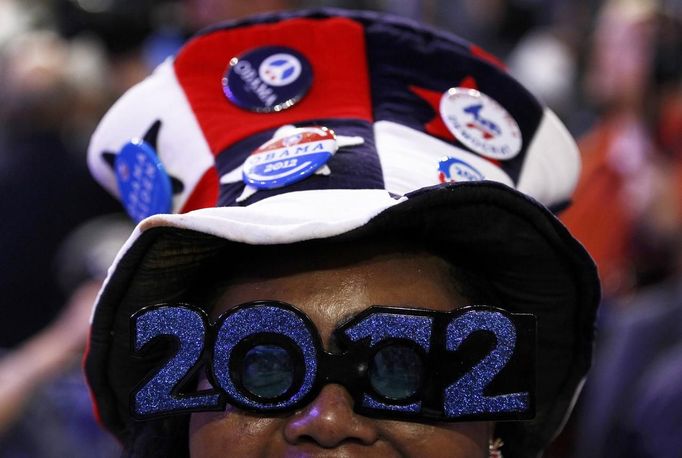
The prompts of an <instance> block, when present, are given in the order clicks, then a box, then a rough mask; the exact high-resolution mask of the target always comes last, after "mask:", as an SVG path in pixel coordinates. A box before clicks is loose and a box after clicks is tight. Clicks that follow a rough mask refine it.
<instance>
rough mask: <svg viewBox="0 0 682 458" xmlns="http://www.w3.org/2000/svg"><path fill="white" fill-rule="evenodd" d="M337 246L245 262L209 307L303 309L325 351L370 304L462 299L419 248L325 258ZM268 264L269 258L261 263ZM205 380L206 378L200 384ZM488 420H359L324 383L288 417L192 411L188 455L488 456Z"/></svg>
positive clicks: (438, 263) (343, 394)
mask: <svg viewBox="0 0 682 458" xmlns="http://www.w3.org/2000/svg"><path fill="white" fill-rule="evenodd" d="M345 256H347V254H346V253H343V252H341V250H332V251H325V252H317V253H315V254H313V255H306V256H303V255H301V256H299V257H296V259H293V260H292V259H291V258H293V257H292V256H286V258H288V259H289V261H285V262H279V263H278V266H277V267H276V268H264V266H267V265H268V264H271V263H272V261H273V259H272V257H270V258H269V259H267V260H266V259H262V260H260V261H263V262H259V260H258V259H253V260H251V262H250V266H246V267H245V269H244V271H243V272H242V274H241V275H240V276H239V277H238V278H235V279H234V280H232V281H231V282H230V283H229V285H228V286H227V288H226V289H225V290H224V292H223V293H222V295H221V296H220V298H219V299H218V301H217V304H216V306H215V307H214V308H213V311H212V315H213V318H215V317H217V316H218V315H220V314H221V313H223V312H224V311H226V310H228V309H230V308H232V307H234V306H236V305H238V304H241V303H244V302H249V301H254V300H259V299H274V300H280V301H283V302H288V303H290V304H293V305H295V306H296V307H297V308H299V309H300V310H302V311H303V312H304V313H305V314H307V315H308V316H309V317H310V319H311V320H312V321H313V323H314V324H315V326H316V327H317V329H318V330H319V333H320V336H321V338H322V342H324V343H325V346H326V347H327V350H329V343H330V336H331V334H332V331H333V330H334V329H335V328H336V327H337V326H338V325H339V323H340V322H342V321H344V320H346V319H347V318H348V317H350V316H353V315H355V314H357V313H359V312H360V311H362V310H364V309H366V308H368V307H369V306H371V305H388V306H410V307H418V308H425V309H432V310H438V311H447V310H452V309H453V308H455V307H458V306H462V305H466V304H465V300H464V298H462V297H461V296H460V295H459V294H458V293H457V291H456V290H455V289H454V287H453V283H452V277H451V276H450V275H449V270H448V266H447V264H446V263H445V261H443V260H442V259H440V258H438V257H435V256H432V255H429V254H426V253H405V252H403V253H400V252H398V251H396V252H392V253H389V254H375V255H372V256H371V257H369V258H366V259H364V260H360V261H357V260H354V261H353V262H350V263H338V262H331V263H330V262H328V261H329V259H337V260H338V259H339V258H343V257H345ZM266 261H267V262H266ZM201 384H202V385H204V387H207V382H206V381H205V380H204V381H203V382H201ZM491 433H492V424H490V423H487V422H468V423H467V422H464V423H447V424H446V423H428V424H427V423H415V422H404V421H394V420H380V419H375V418H369V417H364V416H362V415H358V414H356V413H355V412H354V411H353V400H352V398H351V396H350V394H349V393H348V392H347V391H346V389H345V388H344V387H342V386H341V385H335V384H330V385H326V386H325V387H324V388H323V389H322V390H321V391H320V393H319V395H318V396H317V397H316V398H315V399H314V400H313V401H312V402H311V403H310V404H308V405H307V406H306V407H305V408H303V409H301V410H299V411H296V412H294V413H292V414H289V415H286V416H281V415H280V416H263V415H254V414H252V413H248V412H244V411H241V410H238V409H236V408H232V407H228V408H227V409H226V410H225V411H224V412H219V413H215V412H202V413H195V414H192V417H191V422H190V438H189V443H190V453H191V456H192V457H195V458H199V457H201V458H207V457H222V456H239V457H256V456H263V457H265V456H267V457H272V456H286V457H294V456H296V457H298V456H311V457H313V456H315V457H354V456H358V457H359V456H363V457H365V456H377V457H378V456H380V457H391V456H396V457H397V456H407V457H412V456H429V457H439V456H447V457H487V456H488V440H489V438H490V436H491Z"/></svg>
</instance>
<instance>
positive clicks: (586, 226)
mask: <svg viewBox="0 0 682 458" xmlns="http://www.w3.org/2000/svg"><path fill="white" fill-rule="evenodd" d="M596 25H597V26H596V29H595V32H594V35H593V37H592V48H591V49H592V51H591V53H590V57H589V60H588V64H589V65H588V67H587V70H586V75H585V91H586V94H588V95H589V101H590V102H591V103H592V104H594V106H595V107H596V110H597V113H598V114H599V118H598V121H597V123H596V124H595V126H594V127H593V128H592V130H591V131H590V132H589V133H588V134H587V135H586V136H585V137H584V138H583V140H582V141H581V143H580V146H581V149H582V153H583V157H584V160H585V168H584V171H583V174H582V178H581V182H580V184H579V186H578V189H577V191H576V195H575V198H574V204H573V206H572V207H571V208H569V209H568V211H567V212H565V213H564V214H563V215H562V220H563V221H564V222H565V223H566V224H567V226H569V228H571V229H572V231H573V232H574V233H575V234H576V236H577V237H578V238H579V239H580V240H581V241H582V242H583V243H584V244H585V245H586V246H587V247H588V249H589V250H590V252H591V253H593V254H594V256H595V258H596V261H597V264H598V267H599V269H600V275H601V277H602V279H603V282H604V287H605V290H604V292H605V304H604V305H605V307H602V309H601V317H600V328H601V332H600V334H599V339H598V345H597V354H596V359H595V366H594V369H593V373H592V376H591V378H590V380H588V383H587V386H586V393H585V396H584V397H583V399H582V402H581V404H579V409H578V412H579V414H580V415H579V424H578V426H577V430H576V434H577V438H578V444H577V446H576V450H575V456H576V457H581V458H583V457H584V458H598V457H603V456H628V457H636V458H640V457H642V458H644V457H656V456H665V455H667V454H670V453H672V454H673V455H675V454H676V453H678V452H679V450H682V443H681V442H680V441H679V438H680V437H682V430H681V429H680V427H682V415H681V414H680V412H682V389H681V388H680V387H679V383H677V382H676V380H679V379H678V378H677V375H676V374H679V373H680V372H682V365H681V364H682V361H681V360H680V358H679V354H680V353H679V352H680V350H681V348H682V347H680V343H681V342H682V338H681V336H682V328H681V327H680V325H679V323H680V322H682V320H681V319H682V290H680V288H679V284H680V282H681V280H682V276H681V275H680V272H681V268H680V267H681V266H682V263H681V262H680V261H681V260H682V257H680V253H681V251H680V247H682V211H681V210H682V188H681V187H680V183H681V182H682V180H681V178H682V173H681V170H682V59H680V56H682V20H681V17H680V9H679V6H677V7H676V6H675V2H666V1H636V2H635V1H623V0H612V1H609V2H606V3H605V4H604V6H603V8H602V10H601V12H600V15H599V16H598V19H597V22H596Z"/></svg>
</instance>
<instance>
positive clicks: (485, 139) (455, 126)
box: [440, 87, 522, 161]
mask: <svg viewBox="0 0 682 458" xmlns="http://www.w3.org/2000/svg"><path fill="white" fill-rule="evenodd" d="M440 115H441V118H442V119H443V122H444V123H445V125H446V126H447V128H448V130H449V131H450V132H451V133H452V135H454V136H455V138H457V140H459V141H460V142H462V144H464V145H465V146H467V147H468V148H470V149H471V150H472V151H474V152H476V153H478V154H480V155H481V156H484V157H488V158H490V159H498V160H502V161H504V160H508V159H512V158H513V157H515V156H516V155H517V154H519V152H520V151H521V143H522V139H521V130H520V129H519V125H518V124H517V123H516V120H514V118H512V116H511V115H510V114H509V113H508V112H507V110H505V109H504V107H502V106H501V105H500V104H499V103H497V102H496V101H495V100H493V99H492V98H490V97H488V96H487V95H485V94H483V93H482V92H479V91H477V90H475V89H468V88H462V87H457V88H452V89H449V90H448V91H447V92H445V93H444V94H443V96H442V97H441V99H440Z"/></svg>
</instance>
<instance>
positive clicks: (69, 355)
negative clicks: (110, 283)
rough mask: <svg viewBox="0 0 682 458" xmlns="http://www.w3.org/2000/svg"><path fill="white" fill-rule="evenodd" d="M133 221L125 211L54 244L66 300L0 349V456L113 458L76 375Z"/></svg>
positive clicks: (114, 452) (112, 448)
mask: <svg viewBox="0 0 682 458" xmlns="http://www.w3.org/2000/svg"><path fill="white" fill-rule="evenodd" d="M131 229H132V225H131V223H130V221H129V220H128V219H127V218H126V217H125V216H123V215H120V214H115V215H106V216H102V217H98V218H95V219H92V220H90V221H88V222H87V223H84V224H83V225H81V226H79V227H78V228H77V229H76V230H74V231H73V232H72V233H71V234H69V236H68V237H67V238H66V240H64V242H63V243H62V244H61V245H60V247H59V250H58V252H57V255H56V258H55V264H56V265H55V269H54V271H55V272H56V276H57V278H56V281H57V283H58V284H59V286H60V287H61V288H62V289H63V291H64V293H65V296H67V297H68V300H67V302H66V303H65V304H64V305H63V307H62V310H61V312H60V313H59V315H58V316H57V317H56V318H55V319H54V320H53V321H52V322H51V323H49V324H48V325H47V326H45V327H44V328H43V329H41V330H40V331H39V332H38V333H36V334H34V335H32V336H31V337H30V338H28V339H26V340H25V341H23V342H21V344H20V345H17V347H16V348H14V349H11V350H3V351H2V353H0V457H2V458H14V457H23V456H35V457H41V458H52V457H54V458H61V457H66V456H68V457H73V458H77V457H83V458H86V457H100V458H106V457H113V456H116V455H117V454H118V453H120V447H119V445H118V444H117V443H116V441H115V440H113V438H111V437H110V436H109V435H106V434H103V433H102V431H101V430H100V429H99V428H98V427H97V425H96V422H95V418H94V415H93V412H92V409H91V408H90V399H89V396H88V394H87V389H86V387H85V384H84V380H83V378H82V373H81V360H82V358H83V351H84V349H85V341H86V338H87V334H88V326H89V321H90V320H89V318H90V314H91V310H92V304H93V303H94V300H95V297H96V295H97V291H98V290H99V288H100V286H101V284H102V279H103V278H104V276H105V274H106V270H107V267H108V266H109V264H110V263H111V261H112V260H113V258H114V256H115V254H116V252H117V251H118V249H119V248H120V246H121V245H122V244H123V242H124V241H125V239H126V237H127V236H128V234H129V232H130V230H131Z"/></svg>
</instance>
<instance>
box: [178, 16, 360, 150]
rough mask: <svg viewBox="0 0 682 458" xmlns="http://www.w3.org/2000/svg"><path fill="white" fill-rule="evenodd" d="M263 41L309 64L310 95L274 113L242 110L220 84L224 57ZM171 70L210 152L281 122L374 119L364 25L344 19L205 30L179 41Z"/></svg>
mask: <svg viewBox="0 0 682 458" xmlns="http://www.w3.org/2000/svg"><path fill="white" fill-rule="evenodd" d="M261 46H286V47H290V48H292V49H294V50H296V51H298V52H300V53H301V54H303V55H304V56H305V58H306V59H307V60H308V61H309V62H310V64H311V66H312V69H313V82H312V86H311V87H310V90H309V92H308V93H307V94H306V95H305V96H304V97H303V98H302V99H301V100H300V101H299V102H298V103H297V104H296V105H294V106H293V107H291V108H289V109H287V110H284V111H280V112H278V113H275V112H273V113H255V112H251V111H247V110H245V109H242V108H239V107H237V106H236V105H234V104H233V103H232V102H230V101H229V100H228V99H227V98H226V97H225V95H224V93H223V88H222V83H221V81H222V78H223V75H224V73H225V70H226V69H227V67H228V65H229V62H230V59H232V58H233V57H235V56H239V55H241V54H243V53H245V52H247V51H250V50H253V49H254V48H258V47H261ZM175 71H176V73H177V76H178V80H179V82H180V84H181V85H182V87H183V89H184V90H185V92H186V94H187V97H188V99H189V102H190V105H191V106H192V109H193V110H194V113H195V114H196V116H197V119H198V121H199V125H200V126H201V128H202V129H203V131H204V134H205V135H206V139H207V141H208V144H209V146H210V148H211V151H212V152H213V154H214V155H215V154H218V153H219V152H220V151H222V150H223V149H224V148H225V147H227V146H229V145H232V144H234V143H235V142H237V141H239V140H241V139H243V138H245V137H248V136H250V135H252V134H254V133H256V132H260V131H263V130H266V129H272V128H275V127H279V126H282V125H284V124H293V123H296V122H302V121H308V120H315V119H325V118H354V119H362V120H365V121H372V105H371V98H370V92H369V77H368V71H367V62H366V55H365V38H364V30H363V27H362V25H361V24H359V23H357V22H355V21H353V20H350V19H347V18H331V19H324V20H315V19H290V20H285V21H283V22H278V23H273V24H256V25H251V26H244V27H238V28H234V29H227V30H219V31H216V32H212V33H208V34H206V35H203V36H199V37H198V38H196V39H194V40H192V41H191V42H190V43H189V44H188V45H187V46H185V48H184V49H183V50H182V51H181V52H180V54H179V55H178V56H177V58H176V60H175Z"/></svg>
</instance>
